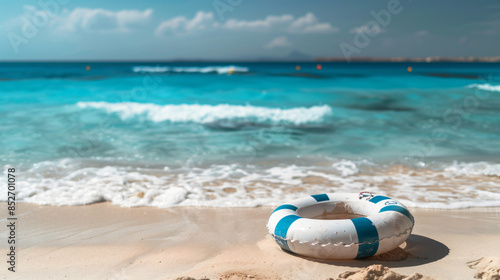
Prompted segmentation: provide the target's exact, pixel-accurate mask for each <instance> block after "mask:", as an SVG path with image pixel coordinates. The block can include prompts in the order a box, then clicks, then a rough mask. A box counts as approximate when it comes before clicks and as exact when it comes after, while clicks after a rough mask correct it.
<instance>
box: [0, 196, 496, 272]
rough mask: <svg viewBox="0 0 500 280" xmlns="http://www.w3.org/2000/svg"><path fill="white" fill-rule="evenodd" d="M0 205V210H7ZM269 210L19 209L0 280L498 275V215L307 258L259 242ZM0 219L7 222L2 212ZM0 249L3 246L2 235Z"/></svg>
mask: <svg viewBox="0 0 500 280" xmlns="http://www.w3.org/2000/svg"><path fill="white" fill-rule="evenodd" d="M0 207H3V209H6V204H5V203H0ZM272 210H273V209H272V208H269V207H260V208H191V207H190V208H172V209H163V210H162V209H156V208H151V207H141V208H120V207H117V206H113V205H111V204H110V203H100V204H94V205H89V206H69V207H55V206H39V205H33V204H20V205H19V206H18V212H17V213H18V227H17V238H18V240H17V241H18V242H17V243H18V247H17V251H16V254H17V263H16V269H17V272H16V273H11V272H9V271H7V264H6V263H5V261H2V263H3V265H1V266H0V269H1V270H0V271H1V273H0V275H1V277H2V279H175V278H177V277H181V276H190V277H194V278H195V279H200V278H204V277H206V278H210V279H329V278H332V279H337V278H338V276H339V274H341V273H344V272H346V271H360V270H363V268H366V267H368V266H370V265H374V264H382V265H383V266H384V267H388V268H390V271H389V270H387V271H389V272H390V273H395V274H400V275H406V276H411V277H414V275H415V273H420V274H421V275H424V276H428V277H432V278H435V279H474V276H478V277H482V279H497V278H485V277H490V276H491V275H493V276H491V277H495V273H498V271H499V270H500V262H499V261H498V257H500V223H499V221H500V209H498V208H483V209H464V210H446V211H444V210H442V211H438V210H423V209H412V210H411V211H412V213H413V214H414V216H415V219H416V225H415V228H414V231H413V234H412V236H410V238H409V239H408V242H407V244H405V245H403V246H402V248H404V252H401V250H400V251H399V252H397V251H396V252H393V255H388V256H386V257H385V258H384V257H381V258H373V259H368V260H350V261H319V260H310V259H305V258H302V257H298V256H294V255H291V254H287V253H285V252H283V251H282V250H281V249H279V247H278V246H277V245H276V244H275V242H274V241H273V240H272V239H271V238H270V236H268V235H267V230H266V227H265V225H266V222H267V219H268V217H269V215H270V213H271V212H272ZM0 217H1V218H2V221H3V223H4V224H7V221H6V220H5V218H6V211H1V212H0ZM0 229H1V230H0V234H1V236H7V227H6V226H3V225H2V226H1V227H0ZM1 246H2V248H3V249H5V248H6V247H7V242H6V240H5V238H2V245H1ZM5 251H6V250H3V252H5ZM405 252H406V254H405ZM406 255H407V257H406V258H405V256H406ZM4 258H5V259H7V256H5V254H4ZM482 258H483V259H482ZM387 259H389V260H393V261H387ZM401 259H404V260H401ZM475 260H479V261H477V263H476V262H472V261H475ZM490 260H493V261H492V262H490ZM370 269H371V270H373V269H375V270H373V271H376V270H377V269H379V270H380V269H382V270H383V269H384V268H379V267H377V268H374V267H370V268H369V269H368V270H370ZM384 271H385V270H384ZM391 271H392V272H391ZM478 271H481V272H483V271H484V273H482V274H478ZM365 272H366V271H365ZM389 272H387V273H389ZM359 273H364V272H359ZM377 273H378V272H377ZM387 273H386V272H384V273H383V274H384V275H386V274H387ZM353 275H354V274H352V275H351V276H353ZM358 275H359V274H358ZM248 276H250V277H248ZM344 276H345V275H344ZM386 276H387V275H386ZM384 277H385V276H384ZM498 277H500V276H498ZM348 279H350V278H348ZM354 279H357V278H354ZM373 279H389V278H373ZM395 279H399V278H395ZM402 279H418V278H402ZM424 279H425V278H424Z"/></svg>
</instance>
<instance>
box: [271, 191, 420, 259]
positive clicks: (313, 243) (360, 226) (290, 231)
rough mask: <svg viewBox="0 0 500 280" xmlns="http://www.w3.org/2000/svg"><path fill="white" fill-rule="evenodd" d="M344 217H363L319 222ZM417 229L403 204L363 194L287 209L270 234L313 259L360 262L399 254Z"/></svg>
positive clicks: (311, 200)
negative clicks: (337, 215)
mask: <svg viewBox="0 0 500 280" xmlns="http://www.w3.org/2000/svg"><path fill="white" fill-rule="evenodd" d="M342 212H343V213H345V214H358V215H360V216H364V217H359V218H353V219H340V220H325V219H315V218H314V217H320V216H321V215H325V214H328V213H342ZM305 217H313V218H305ZM414 223H415V220H414V218H413V216H412V215H411V214H410V212H409V211H408V209H407V208H406V207H405V206H404V205H403V204H401V203H400V202H398V201H396V200H394V199H392V198H389V197H386V196H382V195H376V196H373V195H372V194H371V193H368V192H362V193H360V194H317V195H311V196H309V197H305V198H301V199H297V200H295V201H292V202H291V203H289V204H283V205H281V206H279V207H278V208H276V209H275V210H274V212H273V213H272V214H271V217H270V218H269V221H268V223H267V229H268V230H269V233H270V234H271V235H272V236H273V237H274V239H275V240H276V243H278V245H279V246H280V247H281V248H283V249H284V250H286V251H290V252H293V253H296V254H299V255H303V256H309V257H314V258H323V259H356V258H366V257H370V256H374V255H378V254H382V253H385V252H388V251H391V250H393V249H395V248H396V247H398V246H399V245H401V244H402V243H403V242H405V240H406V239H407V238H408V236H409V235H410V234H411V231H412V229H413V225H414Z"/></svg>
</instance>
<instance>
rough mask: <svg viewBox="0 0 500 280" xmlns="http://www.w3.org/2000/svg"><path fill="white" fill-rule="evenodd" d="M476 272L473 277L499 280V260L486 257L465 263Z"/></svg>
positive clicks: (484, 279)
mask: <svg viewBox="0 0 500 280" xmlns="http://www.w3.org/2000/svg"><path fill="white" fill-rule="evenodd" d="M467 265H468V266H469V267H470V268H474V269H476V270H477V271H478V272H477V273H476V275H475V277H476V278H478V279H482V280H500V258H499V257H486V258H480V259H479V260H475V261H470V262H468V263H467Z"/></svg>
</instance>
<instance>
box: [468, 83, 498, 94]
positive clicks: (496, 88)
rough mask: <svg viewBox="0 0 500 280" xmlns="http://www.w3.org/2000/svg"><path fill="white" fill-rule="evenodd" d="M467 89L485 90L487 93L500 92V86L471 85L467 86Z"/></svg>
mask: <svg viewBox="0 0 500 280" xmlns="http://www.w3.org/2000/svg"><path fill="white" fill-rule="evenodd" d="M468 87H469V88H477V89H480V90H487V91H499V92H500V85H491V84H472V85H469V86H468Z"/></svg>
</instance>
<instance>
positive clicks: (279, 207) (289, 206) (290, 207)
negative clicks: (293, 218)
mask: <svg viewBox="0 0 500 280" xmlns="http://www.w3.org/2000/svg"><path fill="white" fill-rule="evenodd" d="M281 209H290V210H293V211H296V210H297V206H293V205H291V204H283V205H281V206H278V208H276V209H274V211H273V213H274V212H276V211H278V210H281Z"/></svg>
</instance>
